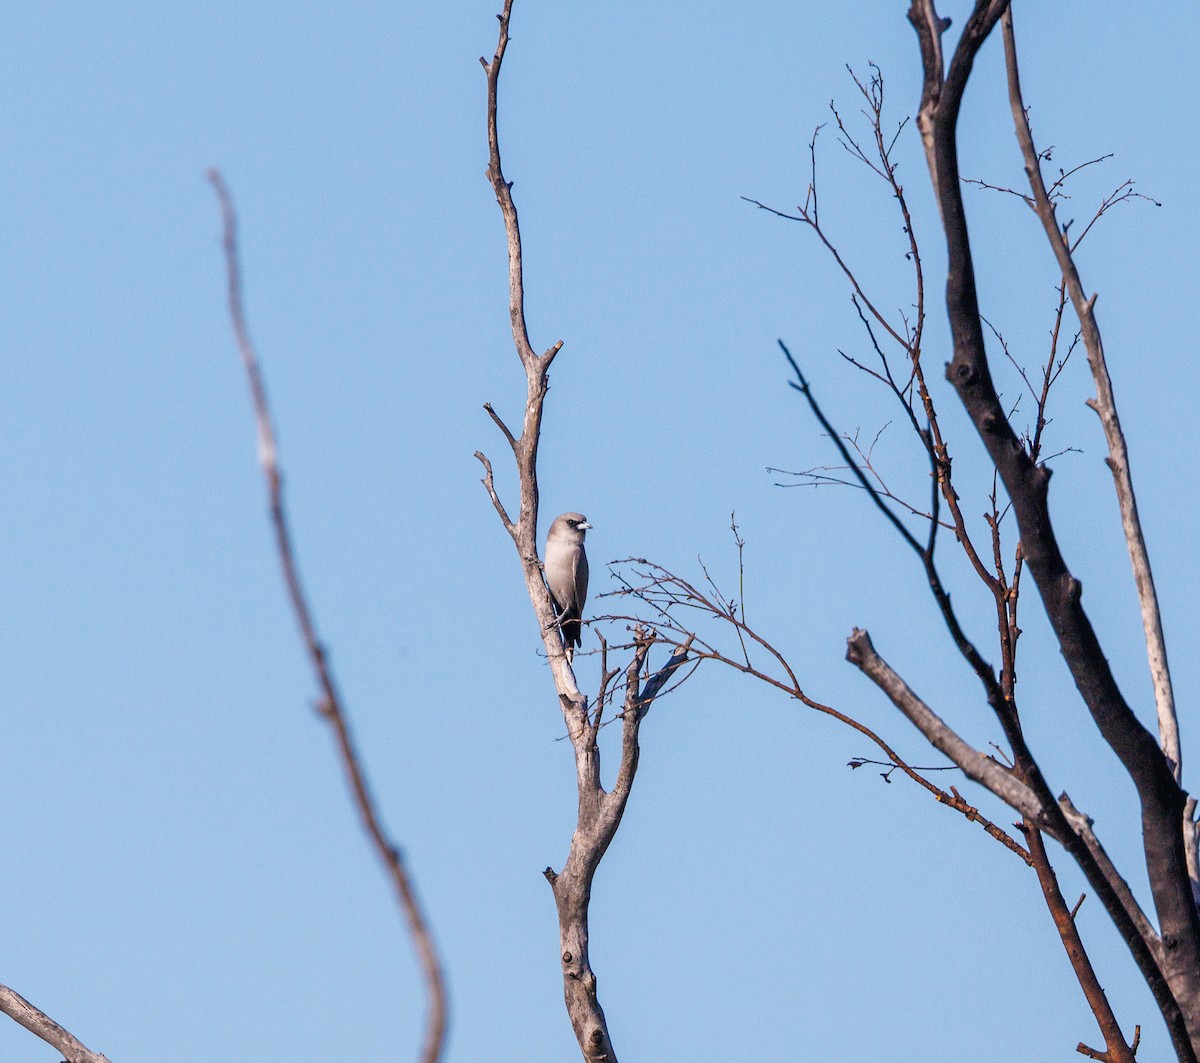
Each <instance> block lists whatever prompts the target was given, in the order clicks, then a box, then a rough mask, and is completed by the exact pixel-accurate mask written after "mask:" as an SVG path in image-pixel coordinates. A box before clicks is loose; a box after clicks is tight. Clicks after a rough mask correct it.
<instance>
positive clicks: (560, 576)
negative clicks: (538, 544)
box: [545, 513, 591, 661]
mask: <svg viewBox="0 0 1200 1063" xmlns="http://www.w3.org/2000/svg"><path fill="white" fill-rule="evenodd" d="M590 527H591V525H590V524H589V523H588V522H587V517H585V516H584V515H583V514H582V513H563V514H562V515H561V516H558V517H555V518H554V523H553V524H551V525H550V530H549V531H548V532H547V533H546V564H545V571H546V586H547V587H549V589H550V599H551V601H552V602H553V604H554V615H555V619H556V620H557V621H558V626H559V629H560V630H561V631H562V637H563V648H564V649H565V650H566V653H567V660H568V661H571V660H573V658H574V656H575V647H576V646H578V645H579V644H580V643H581V642H582V640H583V639H582V634H581V632H580V626H581V623H580V622H581V620H582V618H583V606H584V604H585V603H586V602H587V592H588V561H587V551H585V550H584V548H583V537H584V535H586V534H587V530H588V529H589V528H590Z"/></svg>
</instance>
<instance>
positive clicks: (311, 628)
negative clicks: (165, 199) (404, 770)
mask: <svg viewBox="0 0 1200 1063" xmlns="http://www.w3.org/2000/svg"><path fill="white" fill-rule="evenodd" d="M208 179H209V181H210V182H211V184H212V186H213V189H214V190H215V192H216V194H217V199H218V201H219V203H220V207H221V217H222V222H223V225H224V247H225V266H226V272H227V275H228V287H229V312H230V316H231V318H232V320H233V331H234V337H235V339H236V340H237V345H238V349H239V351H240V352H241V356H242V364H243V365H244V367H245V370H246V378H247V380H248V382H249V384H250V393H251V397H252V398H253V401H254V416H255V423H256V425H257V427H258V441H259V442H258V452H259V461H260V462H261V464H262V467H263V475H264V476H265V477H266V481H267V494H268V498H269V503H270V510H271V524H272V527H273V528H274V531H275V545H276V549H277V551H278V554H279V562H280V565H281V567H282V569H283V577H284V582H285V583H286V584H287V591H288V597H289V598H290V599H291V603H292V610H293V612H294V613H295V616H296V622H297V624H298V625H299V627H300V636H301V639H302V640H303V642H304V648H305V651H306V652H307V654H308V657H309V660H310V662H311V663H312V668H313V674H314V676H315V678H316V681H317V686H318V687H319V688H320V691H321V698H320V701H319V702H318V709H319V711H320V713H321V715H322V716H323V717H324V718H325V719H326V720H327V721H328V723H329V725H330V727H331V728H332V729H333V732H334V737H335V739H336V742H337V748H338V753H339V756H340V757H341V761H342V768H343V770H344V771H345V774H346V780H347V782H348V784H349V786H350V790H351V793H352V794H353V796H354V801H355V805H356V807H357V809H358V814H359V818H360V820H361V821H362V825H363V829H364V830H365V831H366V833H367V836H368V837H369V838H370V839H371V842H372V844H373V845H374V847H375V851H376V853H377V854H378V856H379V859H380V860H381V861H382V862H383V865H384V867H385V869H386V870H387V872H388V875H389V876H390V878H391V880H392V886H393V887H394V889H395V891H396V894H397V897H398V898H399V901H400V906H401V908H402V910H403V912H404V915H405V918H406V919H407V921H408V928H409V933H410V934H411V935H412V939H413V943H414V945H415V946H416V950H417V955H418V957H419V959H420V963H421V968H422V972H423V975H424V980H425V988H426V992H427V993H428V996H429V1006H428V1013H427V1016H426V1025H425V1039H424V1044H423V1046H422V1049H421V1060H422V1063H437V1060H438V1059H439V1058H440V1057H441V1053H442V1048H443V1046H444V1045H445V1040H446V1024H447V999H446V986H445V979H444V977H443V974H442V969H441V964H440V962H439V960H438V955H437V949H436V946H435V945H434V942H433V934H432V932H431V930H430V928H429V924H428V921H427V920H426V918H425V915H424V913H423V912H422V910H421V906H420V902H419V901H418V899H417V895H416V891H415V889H414V887H413V884H412V879H411V877H410V875H409V872H408V869H407V867H406V866H405V862H404V858H403V856H402V854H401V852H400V849H399V848H398V847H397V846H396V844H395V843H394V842H393V841H392V840H391V839H390V838H389V837H388V835H387V833H386V831H385V830H384V827H383V824H382V821H381V818H380V815H379V812H378V811H377V808H376V803H375V799H374V797H373V796H372V794H371V791H370V787H369V786H368V784H367V779H366V773H365V771H364V770H363V767H362V764H361V760H360V758H359V754H358V752H357V750H356V749H355V746H354V741H353V737H352V736H351V733H350V724H349V721H348V720H347V718H346V713H345V711H344V709H343V708H342V700H341V696H340V695H339V693H338V690H337V687H336V685H335V684H334V681H333V674H332V672H331V670H330V667H329V660H328V656H327V654H326V651H325V647H324V646H323V645H322V644H321V642H320V640H319V639H318V637H317V631H316V625H315V622H314V621H313V617H312V613H311V611H310V609H309V606H308V601H307V599H306V597H305V594H304V588H303V586H302V584H301V582H300V572H299V568H298V566H297V564H296V558H295V552H294V550H293V548H292V536H291V531H290V529H289V526H288V520H287V513H286V510H285V508H284V503H283V474H282V472H281V471H280V468H279V464H278V448H277V447H276V444H275V430H274V427H273V425H272V422H271V412H270V408H269V407H268V405H267V394H266V388H265V386H264V384H263V378H262V372H261V370H260V368H259V363H258V356H257V355H256V354H255V351H254V346H253V344H252V343H251V342H250V332H249V329H248V328H247V325H246V319H245V314H244V311H243V309H242V283H241V271H240V266H239V260H238V247H237V218H236V215H235V213H234V208H233V201H232V199H231V198H230V195H229V191H228V189H227V188H226V186H225V182H224V180H223V179H222V177H221V174H220V173H219V172H218V171H217V170H215V169H213V170H209V172H208Z"/></svg>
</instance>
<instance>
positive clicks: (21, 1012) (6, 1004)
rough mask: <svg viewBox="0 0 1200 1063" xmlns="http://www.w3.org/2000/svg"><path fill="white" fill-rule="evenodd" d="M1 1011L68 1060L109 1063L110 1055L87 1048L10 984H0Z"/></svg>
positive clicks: (76, 1062) (68, 1062)
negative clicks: (10, 986) (9, 986)
mask: <svg viewBox="0 0 1200 1063" xmlns="http://www.w3.org/2000/svg"><path fill="white" fill-rule="evenodd" d="M0 1011H2V1012H4V1014H5V1015H7V1016H8V1017H9V1018H10V1019H12V1020H13V1021H14V1022H17V1023H19V1024H20V1025H22V1026H24V1027H25V1029H27V1030H28V1031H29V1032H30V1033H32V1034H36V1035H37V1036H38V1037H40V1038H41V1039H42V1040H43V1041H45V1042H46V1044H48V1045H49V1046H50V1047H51V1048H56V1049H58V1051H59V1052H61V1053H62V1054H63V1058H64V1059H65V1060H66V1061H67V1063H108V1057H107V1056H102V1055H101V1054H100V1053H99V1052H93V1051H91V1050H90V1049H88V1048H86V1047H84V1045H82V1044H81V1043H80V1042H79V1041H78V1040H77V1039H76V1038H75V1037H74V1035H72V1034H70V1033H68V1032H67V1031H66V1030H64V1029H63V1028H62V1027H61V1026H59V1025H58V1023H56V1022H55V1021H54V1020H53V1019H52V1018H50V1016H49V1015H47V1014H45V1013H44V1012H42V1011H39V1010H38V1009H37V1008H35V1007H34V1006H33V1005H32V1004H30V1003H29V1001H28V1000H26V999H25V998H24V997H23V996H21V994H20V993H17V992H15V991H14V990H12V989H9V988H8V986H2V985H0Z"/></svg>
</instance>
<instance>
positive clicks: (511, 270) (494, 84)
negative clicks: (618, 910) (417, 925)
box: [476, 0, 688, 1063]
mask: <svg viewBox="0 0 1200 1063" xmlns="http://www.w3.org/2000/svg"><path fill="white" fill-rule="evenodd" d="M511 15H512V0H505V3H504V9H503V11H501V13H500V15H499V16H498V17H499V20H500V34H499V40H498V42H497V45H496V52H495V55H494V56H493V57H492V61H491V62H490V63H489V62H488V61H487V60H486V59H480V60H479V61H480V63H481V65H482V66H483V69H484V71H485V73H486V75H487V88H488V100H487V128H488V148H489V152H488V170H487V176H488V180H489V182H490V183H491V185H492V190H493V191H494V192H495V195H496V202H497V203H498V204H499V206H500V213H501V216H502V217H503V219H504V231H505V234H506V236H507V239H508V277H509V317H510V321H511V325H512V335H513V344H514V346H515V347H516V351H517V356H518V357H519V358H520V360H521V365H522V367H523V368H524V370H525V380H526V399H525V412H524V418H523V423H522V429H521V433H520V435H519V436H515V435H514V434H513V433H512V432H511V431H510V430H509V429H508V427H507V426H506V425H505V423H504V422H503V421H502V420H501V419H500V417H499V416H498V415H497V414H496V413H495V411H494V410H493V409H492V408H491V407H490V406H488V407H485V408H486V409H487V411H488V414H489V415H490V416H491V418H492V420H493V421H494V422H496V424H497V426H498V427H499V428H500V431H501V433H502V434H503V435H504V437H505V440H506V441H507V442H508V444H509V446H510V447H511V448H512V452H513V457H514V459H515V460H516V465H517V474H518V479H519V483H520V493H521V498H520V503H521V504H520V510H519V513H518V516H517V519H516V520H515V521H513V520H511V519H510V518H509V517H508V514H507V511H506V509H505V507H504V505H503V504H502V502H501V501H500V499H499V496H498V495H497V494H496V490H495V485H494V483H493V480H492V470H491V465H490V463H489V462H488V459H487V458H486V457H485V456H484V455H483V454H481V453H477V454H476V457H477V458H478V459H479V460H480V462H481V463H482V464H483V466H484V470H485V476H484V481H483V482H484V487H485V488H486V490H487V492H488V496H489V498H490V499H491V501H492V505H493V506H494V507H495V509H496V512H497V513H498V514H499V516H500V519H501V523H502V524H503V525H504V527H505V530H506V531H507V532H508V534H509V536H510V537H511V538H512V541H513V545H514V546H515V547H516V550H517V556H518V557H519V559H520V562H521V567H522V571H523V573H524V577H525V587H526V590H527V591H528V594H529V600H530V603H531V604H532V606H533V611H534V615H535V616H536V617H537V620H538V624H539V626H540V630H541V635H542V642H543V645H544V647H545V651H546V657H547V660H548V662H549V665H550V673H551V676H552V677H553V679H554V686H555V690H556V692H557V694H558V702H559V707H560V708H561V710H562V713H563V718H564V719H565V721H566V725H567V733H568V735H569V737H570V739H571V745H572V748H573V750H574V754H575V780H576V789H577V791H578V819H577V822H576V827H575V833H574V835H573V836H572V838H571V847H570V850H569V852H568V854H567V859H566V861H565V863H564V864H563V867H562V870H561V871H558V872H556V871H554V870H553V869H552V868H549V867H548V868H546V871H545V876H546V880H547V881H548V882H549V883H550V887H551V889H552V890H553V892H554V902H555V905H556V907H557V909H558V924H559V945H560V951H559V958H560V961H561V963H562V974H563V997H564V1000H565V1002H566V1006H567V1014H568V1016H569V1017H570V1020H571V1026H572V1028H573V1029H574V1031H575V1037H576V1039H577V1041H578V1042H579V1048H580V1051H581V1052H582V1054H583V1058H584V1060H585V1061H587V1063H616V1059H617V1057H616V1051H615V1049H614V1048H613V1044H612V1039H611V1037H610V1036H609V1032H608V1022H607V1020H606V1018H605V1016H604V1010H603V1008H602V1007H601V1006H600V1000H599V996H598V993H597V989H596V975H595V972H594V971H593V970H592V966H591V959H590V954H589V937H588V933H589V931H588V910H589V906H590V903H591V893H592V879H593V877H594V875H595V873H596V868H597V867H598V866H599V864H600V861H601V859H602V858H603V856H604V853H605V852H606V851H607V849H608V846H609V844H610V843H611V842H612V839H613V836H614V835H615V834H616V831H617V828H618V826H619V825H620V822H621V817H622V816H623V814H624V811H625V806H626V803H627V801H628V799H629V794H630V791H631V789H632V786H633V780H634V776H635V774H636V772H637V765H638V756H639V753H638V749H639V747H638V730H639V727H640V726H641V721H642V719H643V718H644V717H645V715H646V712H647V710H648V709H649V707H650V703H651V701H653V699H654V697H655V696H656V695H657V693H658V691H659V690H660V689H661V687H662V685H663V683H665V682H666V681H667V679H668V678H669V677H670V675H672V674H673V673H674V672H675V671H676V669H678V667H679V666H680V665H681V664H682V663H683V662H684V661H685V660H686V659H687V656H688V649H687V647H686V646H685V647H681V648H680V649H679V650H678V651H677V652H676V653H675V654H673V655H672V657H671V659H670V660H669V661H668V662H667V664H666V665H665V666H664V667H663V668H662V669H661V670H660V671H659V672H658V673H656V675H655V676H654V677H652V678H651V679H650V680H649V681H648V682H647V683H646V685H645V687H644V688H642V689H641V690H640V692H639V677H640V675H641V672H642V670H643V666H644V664H645V661H646V656H647V654H648V653H649V650H650V647H651V645H652V644H653V642H654V641H655V636H654V635H653V633H652V632H649V631H646V630H640V631H639V632H638V633H637V636H636V638H635V645H634V657H633V660H632V662H631V663H630V664H629V667H628V669H627V670H626V697H625V709H624V712H623V713H622V725H623V726H622V745H621V763H620V766H619V768H618V773H617V782H616V785H615V786H614V788H613V790H612V792H611V793H606V792H605V790H604V788H603V786H602V785H601V783H600V749H599V745H598V744H597V732H598V730H599V722H600V714H601V711H602V709H603V698H604V696H605V690H606V689H607V685H608V682H609V680H610V678H611V677H612V674H613V673H610V672H609V670H608V667H607V659H608V655H607V647H606V648H605V653H604V661H605V663H604V665H603V670H604V678H603V679H602V681H601V685H600V691H601V694H600V702H599V703H598V704H597V706H596V711H595V717H594V719H591V718H589V709H588V703H587V699H586V698H585V697H584V696H583V694H582V693H581V692H580V690H579V687H578V685H577V683H576V679H575V672H574V669H573V662H572V661H571V659H570V658H569V657H568V656H567V654H566V653H565V652H564V648H563V644H562V641H561V640H560V638H559V635H558V628H557V624H556V618H555V612H554V608H553V605H552V603H551V600H550V594H549V591H548V590H547V587H546V583H545V580H544V577H543V571H542V563H541V561H540V560H539V558H538V546H537V516H538V474H537V455H538V445H539V441H540V438H541V427H542V410H543V406H544V404H545V399H546V392H547V390H548V388H549V382H548V372H549V369H550V364H551V362H553V360H554V358H555V356H556V355H557V354H558V352H559V350H560V349H561V348H562V343H561V342H559V343H556V344H555V345H554V346H553V347H551V348H550V349H549V350H547V351H546V352H545V353H544V354H541V355H539V354H536V353H535V352H534V349H533V346H532V344H531V343H530V341H529V333H528V328H527V325H526V320H525V287H524V284H525V281H524V266H523V253H522V247H521V228H520V224H519V222H518V218H517V207H516V203H515V202H514V200H513V196H512V184H511V182H509V181H508V180H506V178H505V177H504V171H503V169H502V167H501V161H500V135H499V130H498V116H497V110H498V102H497V101H498V98H499V87H500V68H501V65H502V64H503V62H504V53H505V51H506V49H507V48H508V40H509V37H508V29H509V19H510V17H511Z"/></svg>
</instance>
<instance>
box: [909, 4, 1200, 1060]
mask: <svg viewBox="0 0 1200 1063" xmlns="http://www.w3.org/2000/svg"><path fill="white" fill-rule="evenodd" d="M1006 7H1007V3H1006V0H977V3H976V4H975V7H974V10H973V11H972V13H971V16H970V17H969V19H968V21H967V25H966V27H965V28H964V31H963V34H962V37H961V38H960V40H959V42H958V45H957V47H956V48H955V51H954V54H953V56H952V57H951V59H950V64H949V69H948V71H947V72H946V73H945V75H944V76H943V72H942V70H941V69H940V67H935V66H934V49H933V47H932V44H931V42H933V41H934V40H936V39H939V38H940V34H941V32H942V29H944V27H943V26H942V24H941V22H940V20H938V19H937V15H936V11H935V10H934V5H933V3H932V0H914V2H913V5H912V8H911V10H910V13H909V18H910V20H911V21H912V22H913V25H914V27H915V28H916V30H917V34H918V39H919V41H920V44H921V53H922V57H923V59H924V62H925V82H924V90H923V96H922V101H921V108H920V112H919V113H920V118H919V121H920V124H921V132H922V136H923V137H925V138H926V143H927V151H928V152H929V157H930V160H931V166H930V175H931V178H932V180H933V184H934V191H935V195H936V197H937V200H938V203H939V206H940V209H941V214H942V222H943V228H944V230H945V235H946V246H947V256H948V265H947V279H946V305H947V311H948V313H949V318H950V328H951V334H952V337H953V347H954V354H953V359H952V361H951V362H950V364H949V365H948V366H947V376H948V378H949V380H950V381H951V383H952V384H953V386H954V388H955V390H956V391H957V392H958V395H959V398H960V400H961V401H962V403H963V405H964V407H965V408H966V410H967V413H968V414H969V416H970V417H971V420H972V422H973V423H974V425H975V427H976V430H977V431H978V432H979V435H980V437H981V438H982V440H983V442H984V445H985V447H986V448H987V451H988V454H989V456H990V458H991V460H992V462H993V464H994V465H995V468H996V470H997V473H998V474H999V476H1000V478H1001V480H1002V482H1003V483H1004V487H1005V490H1006V491H1007V493H1008V496H1009V499H1010V500H1011V502H1012V508H1013V513H1014V515H1015V517H1016V521H1017V526H1018V530H1019V533H1020V537H1021V544H1022V550H1023V554H1024V558H1025V562H1026V565H1027V566H1028V568H1029V571H1030V572H1031V574H1032V575H1033V578H1034V581H1035V583H1036V584H1037V587H1038V591H1039V594H1040V595H1041V598H1042V601H1043V604H1044V606H1045V609H1046V613H1047V616H1048V617H1049V619H1050V622H1051V625H1052V627H1053V628H1054V631H1055V634H1056V636H1057V638H1058V643H1059V648H1060V650H1061V652H1062V654H1063V657H1064V659H1065V660H1066V662H1067V665H1068V667H1069V669H1070V671H1071V674H1072V677H1073V679H1074V681H1075V684H1076V686H1077V688H1078V689H1079V691H1080V694H1081V695H1082V697H1083V700H1084V702H1085V704H1086V705H1087V707H1088V710H1089V712H1090V713H1091V715H1092V718H1093V720H1094V721H1095V723H1096V726H1097V728H1098V729H1099V731H1100V733H1101V735H1102V736H1103V738H1104V740H1105V741H1106V742H1107V743H1108V745H1109V746H1110V747H1111V748H1112V750H1113V751H1114V753H1116V755H1117V756H1118V758H1119V759H1120V760H1121V762H1122V764H1123V765H1124V767H1125V769H1126V771H1127V772H1128V774H1129V776H1130V778H1131V779H1132V780H1133V782H1134V785H1135V786H1136V788H1137V792H1138V797H1139V801H1140V804H1141V813H1142V834H1143V840H1144V849H1145V858H1146V868H1147V871H1148V874H1149V878H1150V883H1151V890H1152V893H1153V896H1154V902H1155V907H1156V910H1157V914H1158V919H1159V927H1160V933H1161V937H1162V942H1163V953H1162V956H1163V969H1162V971H1161V975H1162V976H1165V978H1166V981H1167V983H1168V984H1169V986H1170V993H1171V999H1169V1000H1168V999H1166V998H1165V997H1164V995H1163V994H1162V993H1161V987H1159V988H1158V989H1156V992H1155V996H1156V999H1157V1001H1158V1003H1159V1006H1160V1008H1161V1009H1162V1010H1163V1014H1164V1017H1165V1018H1166V1020H1167V1024H1168V1027H1169V1028H1170V1029H1171V1033H1172V1039H1173V1042H1174V1044H1175V1049H1176V1052H1177V1054H1179V1055H1180V1058H1188V1059H1193V1058H1195V1054H1196V1052H1197V1047H1198V1046H1200V921H1198V919H1197V913H1196V908H1195V905H1194V902H1193V898H1192V890H1191V884H1190V881H1189V878H1188V869H1187V859H1186V855H1185V850H1184V844H1183V831H1182V830H1181V824H1182V822H1183V815H1184V805H1185V799H1186V795H1185V794H1184V792H1183V791H1182V789H1181V788H1180V787H1179V785H1178V783H1177V782H1176V780H1175V776H1174V771H1173V768H1172V765H1171V763H1170V762H1169V761H1168V759H1167V757H1166V755H1164V753H1163V752H1162V750H1161V749H1160V748H1159V746H1158V743H1157V741H1156V740H1155V738H1154V736H1153V735H1151V734H1150V732H1149V731H1147V730H1146V728H1145V727H1143V726H1142V724H1141V722H1140V721H1139V720H1138V719H1137V717H1136V715H1135V714H1134V712H1133V711H1132V709H1131V708H1130V706H1129V705H1128V704H1127V702H1126V701H1125V699H1124V697H1123V695H1122V694H1121V691H1120V689H1119V688H1118V686H1117V683H1116V680H1115V678H1114V677H1113V674H1112V671H1111V669H1110V668H1109V665H1108V661H1107V658H1106V657H1105V655H1104V652H1103V650H1102V649H1101V647H1100V643H1099V640H1098V639H1097V637H1096V633H1095V631H1094V629H1093V628H1092V625H1091V622H1090V620H1089V618H1088V616H1087V613H1086V612H1085V611H1084V609H1083V605H1082V601H1081V597H1082V586H1081V584H1080V583H1079V581H1078V580H1077V579H1076V578H1075V577H1074V576H1073V575H1072V574H1071V572H1070V570H1069V568H1068V567H1067V564H1066V561H1065V559H1064V558H1063V555H1062V552H1061V551H1060V549H1059V546H1058V542H1057V539H1056V537H1055V534H1054V528H1053V525H1052V522H1051V519H1050V511H1049V502H1048V494H1049V480H1050V472H1049V470H1048V469H1046V468H1045V467H1044V466H1042V465H1038V464H1037V463H1035V462H1034V461H1033V460H1032V459H1031V457H1030V455H1029V454H1028V452H1027V451H1026V449H1025V448H1024V446H1023V445H1022V443H1021V441H1020V439H1019V438H1018V437H1017V435H1016V433H1014V432H1013V429H1012V427H1011V425H1010V424H1009V422H1008V419H1007V417H1006V416H1005V411H1004V409H1003V407H1002V406H1001V403H1000V400H999V398H998V396H997V394H996V389H995V386H994V384H993V382H992V377H991V372H990V369H989V366H988V360H987V354H986V349H985V344H984V334H983V326H982V321H981V317H980V311H979V304H978V297H977V293H976V286H975V272H974V267H973V264H972V260H971V246H970V238H969V234H968V230H967V221H966V215H965V211H964V207H963V201H962V192H961V188H960V186H959V180H958V174H959V168H958V155H957V139H956V136H957V129H956V127H957V120H958V113H959V109H960V106H961V102H962V94H963V90H964V88H965V87H966V83H967V78H968V76H969V74H970V71H971V67H972V64H973V62H974V58H975V55H976V54H977V52H978V50H979V48H980V47H981V46H982V44H983V42H984V40H985V39H986V38H987V36H988V34H989V33H990V32H991V30H992V28H993V27H994V26H995V24H996V22H997V21H998V20H999V18H1000V17H1001V15H1002V14H1003V12H1004V10H1005V9H1006ZM1110 911H1111V910H1110ZM1127 940H1128V939H1127ZM1131 948H1133V944H1132V943H1131ZM1134 951H1135V958H1136V957H1138V952H1137V950H1136V949H1135V950H1134ZM1139 966H1140V967H1142V971H1143V975H1144V976H1146V977H1147V980H1148V981H1149V982H1150V983H1151V986H1152V988H1155V984H1154V982H1155V980H1154V978H1153V977H1152V976H1153V974H1154V973H1156V972H1154V971H1151V970H1149V969H1148V968H1147V966H1146V964H1145V957H1144V956H1142V957H1141V958H1140V959H1139ZM1153 966H1154V967H1155V968H1157V964H1154V965H1153ZM1181 1022H1182V1025H1181Z"/></svg>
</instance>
